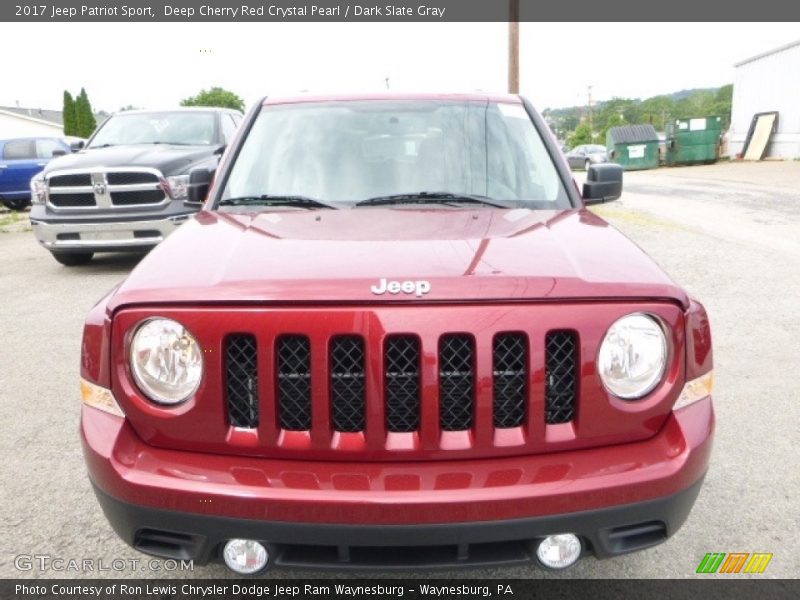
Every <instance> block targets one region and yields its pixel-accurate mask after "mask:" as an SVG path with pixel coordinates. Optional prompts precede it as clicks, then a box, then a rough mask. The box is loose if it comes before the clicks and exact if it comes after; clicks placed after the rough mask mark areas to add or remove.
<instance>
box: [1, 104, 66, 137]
mask: <svg viewBox="0 0 800 600" xmlns="http://www.w3.org/2000/svg"><path fill="white" fill-rule="evenodd" d="M63 135H64V128H63V127H61V126H60V125H57V124H55V123H49V122H48V121H42V120H40V119H28V118H25V117H22V116H18V115H15V114H14V113H9V112H4V111H0V139H2V140H5V139H9V138H20V137H39V136H41V137H61V136H63Z"/></svg>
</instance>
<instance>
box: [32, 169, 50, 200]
mask: <svg viewBox="0 0 800 600" xmlns="http://www.w3.org/2000/svg"><path fill="white" fill-rule="evenodd" d="M46 202H47V182H46V181H45V180H44V175H42V173H41V172H39V173H37V174H36V175H34V176H33V177H32V178H31V204H45V203H46Z"/></svg>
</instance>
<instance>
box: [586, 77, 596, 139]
mask: <svg viewBox="0 0 800 600" xmlns="http://www.w3.org/2000/svg"><path fill="white" fill-rule="evenodd" d="M587 91H588V93H589V137H590V138H591V140H592V142H594V127H592V86H588V87H587Z"/></svg>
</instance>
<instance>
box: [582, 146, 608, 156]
mask: <svg viewBox="0 0 800 600" xmlns="http://www.w3.org/2000/svg"><path fill="white" fill-rule="evenodd" d="M605 151H606V147H605V146H598V145H593V146H586V152H588V153H589V154H603V153H605Z"/></svg>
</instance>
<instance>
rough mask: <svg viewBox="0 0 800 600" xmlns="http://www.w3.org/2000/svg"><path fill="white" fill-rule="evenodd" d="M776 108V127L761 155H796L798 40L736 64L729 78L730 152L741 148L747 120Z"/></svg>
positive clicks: (799, 149)
mask: <svg viewBox="0 0 800 600" xmlns="http://www.w3.org/2000/svg"><path fill="white" fill-rule="evenodd" d="M769 111H778V113H779V114H778V131H777V133H775V134H774V135H773V136H772V143H771V144H770V145H769V146H768V147H767V152H766V154H765V156H770V157H779V158H799V157H800V40H798V41H797V42H795V43H794V44H790V45H788V46H784V47H782V48H779V49H776V50H775V51H772V52H768V53H765V54H762V55H760V56H757V57H754V58H751V59H749V60H746V61H744V62H741V63H739V64H737V65H736V76H735V79H734V82H733V106H732V112H731V130H730V139H729V142H728V148H729V153H730V155H731V156H735V155H736V154H738V153H740V152H741V151H742V148H743V146H744V140H745V137H747V131H748V130H749V128H750V121H751V120H752V118H753V115H755V114H756V113H761V112H769Z"/></svg>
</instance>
